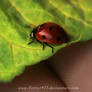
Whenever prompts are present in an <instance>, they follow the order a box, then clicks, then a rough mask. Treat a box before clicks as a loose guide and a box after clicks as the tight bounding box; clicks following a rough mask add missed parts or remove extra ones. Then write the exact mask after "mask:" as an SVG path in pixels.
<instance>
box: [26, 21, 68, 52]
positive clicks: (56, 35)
mask: <svg viewBox="0 0 92 92" xmlns="http://www.w3.org/2000/svg"><path fill="white" fill-rule="evenodd" d="M30 37H31V39H32V41H31V42H29V43H28V44H31V43H32V42H34V40H37V41H38V42H40V43H42V44H43V49H44V48H45V45H47V46H49V47H51V48H52V52H54V48H53V46H52V45H60V44H62V43H66V42H67V34H66V32H65V30H64V29H63V28H62V27H60V26H59V25H58V24H55V23H52V22H47V23H44V24H42V25H39V26H38V27H36V28H35V29H34V30H33V31H32V32H31V34H30Z"/></svg>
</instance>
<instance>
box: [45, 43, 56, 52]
mask: <svg viewBox="0 0 92 92" xmlns="http://www.w3.org/2000/svg"><path fill="white" fill-rule="evenodd" d="M45 44H46V45H47V46H49V47H50V48H52V53H54V47H53V46H51V45H50V44H48V43H45Z"/></svg>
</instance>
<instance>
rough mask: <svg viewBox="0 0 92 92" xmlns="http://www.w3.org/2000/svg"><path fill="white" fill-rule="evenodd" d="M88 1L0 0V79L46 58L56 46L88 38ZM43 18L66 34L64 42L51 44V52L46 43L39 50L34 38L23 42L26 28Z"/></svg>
mask: <svg viewBox="0 0 92 92" xmlns="http://www.w3.org/2000/svg"><path fill="white" fill-rule="evenodd" d="M91 5H92V1H91V0H87V1H84V0H1V2H0V81H1V82H9V81H11V80H12V79H14V77H15V76H18V75H19V74H21V73H22V72H23V71H24V69H25V66H27V65H33V64H36V63H38V62H40V61H42V60H45V59H47V58H49V57H50V56H52V55H54V54H55V53H56V52H57V51H58V50H59V49H60V48H63V47H65V46H67V45H69V44H71V43H75V42H79V41H87V40H89V39H91V38H92V26H91V25H92V19H91V18H92V6H91ZM44 22H55V23H57V24H59V25H61V26H62V27H63V28H64V29H65V30H66V32H67V34H68V38H69V41H68V43H64V44H61V45H59V46H54V50H55V52H54V53H52V51H51V48H49V47H48V46H46V49H45V50H42V45H41V44H40V43H38V42H34V43H33V44H31V45H29V46H28V45H27V43H28V42H29V40H30V39H29V34H30V32H31V31H32V30H33V28H35V27H36V26H38V25H39V24H42V23H44ZM26 25H27V26H28V25H29V26H30V28H27V27H26Z"/></svg>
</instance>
